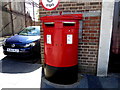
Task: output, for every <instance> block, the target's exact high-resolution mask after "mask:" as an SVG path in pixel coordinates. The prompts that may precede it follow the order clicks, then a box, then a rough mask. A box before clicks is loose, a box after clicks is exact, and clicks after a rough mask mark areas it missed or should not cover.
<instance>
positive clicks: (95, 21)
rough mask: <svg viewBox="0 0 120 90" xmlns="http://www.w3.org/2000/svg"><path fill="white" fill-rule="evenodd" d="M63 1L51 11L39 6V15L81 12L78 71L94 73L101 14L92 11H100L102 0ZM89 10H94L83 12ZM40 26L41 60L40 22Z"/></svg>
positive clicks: (42, 52)
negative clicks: (90, 0) (85, 0)
mask: <svg viewBox="0 0 120 90" xmlns="http://www.w3.org/2000/svg"><path fill="white" fill-rule="evenodd" d="M63 1H64V2H60V4H59V6H58V7H57V8H56V10H53V11H46V10H45V9H44V8H42V6H40V10H39V11H40V17H42V16H47V15H59V13H60V12H61V11H62V12H63V14H76V13H83V20H82V23H83V25H82V39H79V47H78V62H79V72H81V73H89V74H96V68H97V58H98V45H99V34H100V18H101V16H100V15H94V13H97V12H99V13H100V12H101V6H102V2H101V0H100V1H99V2H96V1H95V2H94V1H92V2H80V1H79V0H77V2H73V1H74V0H73V1H72V0H71V1H70V0H69V1H68V0H63ZM81 1H82V0H81ZM83 1H84V0H83ZM91 11H94V13H92V14H89V15H86V14H85V13H89V12H91ZM85 15H86V16H85ZM40 26H41V55H42V61H44V50H43V49H44V44H43V42H44V39H43V29H42V25H41V23H40Z"/></svg>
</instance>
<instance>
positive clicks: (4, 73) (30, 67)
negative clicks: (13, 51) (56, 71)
mask: <svg viewBox="0 0 120 90" xmlns="http://www.w3.org/2000/svg"><path fill="white" fill-rule="evenodd" d="M31 60H32V59H31V58H30V59H29V60H27V62H26V59H16V58H11V57H8V56H6V55H4V54H3V49H2V47H0V90H1V89H2V90H21V89H22V90H24V89H25V88H26V89H28V90H31V89H30V88H33V90H34V89H35V90H40V83H41V71H42V67H41V64H37V63H34V64H33V63H32V62H31ZM28 61H29V62H28Z"/></svg>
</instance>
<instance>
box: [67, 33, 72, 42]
mask: <svg viewBox="0 0 120 90" xmlns="http://www.w3.org/2000/svg"><path fill="white" fill-rule="evenodd" d="M72 43H73V35H71V34H69V35H67V44H72Z"/></svg>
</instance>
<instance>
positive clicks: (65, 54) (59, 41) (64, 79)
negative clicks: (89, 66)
mask: <svg viewBox="0 0 120 90" xmlns="http://www.w3.org/2000/svg"><path fill="white" fill-rule="evenodd" d="M81 19H82V14H69V15H57V16H44V17H41V21H42V27H43V29H44V47H45V48H44V56H45V65H44V72H45V73H44V74H45V78H46V79H47V80H49V81H51V82H53V83H58V84H72V83H74V82H76V81H77V79H78V33H79V26H80V24H79V20H81Z"/></svg>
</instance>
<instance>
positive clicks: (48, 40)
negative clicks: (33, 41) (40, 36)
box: [47, 35, 52, 44]
mask: <svg viewBox="0 0 120 90" xmlns="http://www.w3.org/2000/svg"><path fill="white" fill-rule="evenodd" d="M51 43H52V42H51V35H47V44H51Z"/></svg>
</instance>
